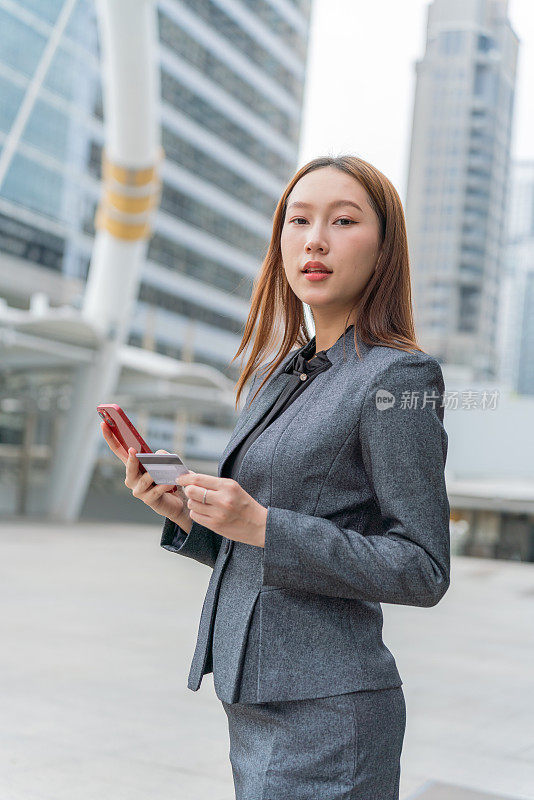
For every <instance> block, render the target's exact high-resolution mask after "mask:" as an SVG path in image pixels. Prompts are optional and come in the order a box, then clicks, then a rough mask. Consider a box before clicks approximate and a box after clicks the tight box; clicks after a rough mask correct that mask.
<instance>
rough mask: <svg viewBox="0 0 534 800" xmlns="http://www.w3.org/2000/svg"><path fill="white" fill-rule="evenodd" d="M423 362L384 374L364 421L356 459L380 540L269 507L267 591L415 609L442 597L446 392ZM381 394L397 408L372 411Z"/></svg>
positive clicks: (446, 551) (430, 364)
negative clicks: (366, 484)
mask: <svg viewBox="0 0 534 800" xmlns="http://www.w3.org/2000/svg"><path fill="white" fill-rule="evenodd" d="M424 356H426V357H425V358H421V357H420V355H419V356H418V357H416V358H414V356H413V355H412V354H409V353H407V354H406V357H405V358H402V359H399V360H398V361H396V362H395V363H393V364H391V365H389V366H388V367H387V368H386V369H385V370H384V371H383V372H382V373H381V374H380V375H378V376H377V378H376V379H375V380H374V381H373V383H372V384H371V385H370V387H369V389H368V391H367V393H366V396H365V400H364V404H363V408H362V412H361V418H360V423H359V437H356V438H355V447H357V448H358V447H359V448H361V451H359V452H358V453H357V454H355V457H358V458H362V459H363V464H364V468H365V472H366V474H367V477H368V480H369V483H370V485H371V487H372V490H373V494H374V499H375V501H376V504H377V506H378V508H379V510H380V516H381V522H382V526H381V533H380V534H376V533H373V534H369V535H365V534H363V533H362V532H360V531H358V530H352V529H349V528H341V527H339V526H337V525H336V524H335V523H334V522H332V521H330V520H327V519H322V518H320V517H315V516H308V515H307V514H300V513H297V512H295V511H291V510H288V509H285V508H275V507H272V506H269V507H268V510H267V524H266V533H265V548H264V553H263V584H264V585H269V586H277V587H281V588H284V589H293V590H300V591H306V592H314V593H316V594H324V595H328V596H330V597H345V598H354V599H357V600H367V601H372V602H383V603H398V604H401V605H412V606H434V605H436V603H438V602H439V600H440V599H441V598H442V597H443V595H444V594H445V592H446V591H447V589H448V587H449V581H450V577H449V574H450V538H449V520H450V507H449V501H448V498H447V491H446V486H445V472H444V470H445V462H446V458H447V443H448V437H447V433H446V432H445V429H444V427H443V406H442V400H443V392H444V383H443V375H442V372H441V367H440V365H439V362H438V361H437V360H436V359H435V358H433V357H432V356H428V355H427V354H424ZM379 389H385V390H386V392H390V393H391V394H392V395H393V396H394V398H395V402H394V404H393V405H391V404H390V405H387V404H386V405H387V407H386V406H385V405H382V404H381V403H380V400H378V401H377V398H376V395H377V392H378V390H379ZM425 393H426V394H425ZM378 395H379V398H380V397H381V396H382V397H383V396H386V397H387V393H381V392H378ZM407 400H408V402H406V401H407ZM434 406H435V407H434Z"/></svg>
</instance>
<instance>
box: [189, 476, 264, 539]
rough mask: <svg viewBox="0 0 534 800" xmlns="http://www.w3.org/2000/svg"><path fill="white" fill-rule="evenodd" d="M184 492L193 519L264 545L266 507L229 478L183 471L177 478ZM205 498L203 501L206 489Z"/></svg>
mask: <svg viewBox="0 0 534 800" xmlns="http://www.w3.org/2000/svg"><path fill="white" fill-rule="evenodd" d="M176 483H178V484H179V485H180V486H183V487H184V492H185V494H186V495H187V498H188V501H187V509H188V511H189V516H190V517H191V519H192V520H193V521H194V522H198V523H200V524H201V525H205V526H206V527H207V528H210V530H212V531H215V533H218V534H220V535H221V536H225V537H226V538H227V539H233V540H234V541H236V542H244V543H245V544H252V545H255V546H256V547H264V546H265V526H266V522H267V509H266V508H265V506H262V505H261V504H260V503H258V502H257V501H256V500H254V498H253V497H251V496H250V495H249V494H248V493H247V492H245V490H244V489H243V488H242V487H241V486H240V485H239V483H237V481H234V480H233V479H232V478H216V477H214V476H213V475H203V474H202V473H200V472H186V473H185V474H183V475H179V476H178V478H176ZM206 489H208V492H207V494H206V502H205V503H203V502H202V498H203V497H204V492H205V490H206Z"/></svg>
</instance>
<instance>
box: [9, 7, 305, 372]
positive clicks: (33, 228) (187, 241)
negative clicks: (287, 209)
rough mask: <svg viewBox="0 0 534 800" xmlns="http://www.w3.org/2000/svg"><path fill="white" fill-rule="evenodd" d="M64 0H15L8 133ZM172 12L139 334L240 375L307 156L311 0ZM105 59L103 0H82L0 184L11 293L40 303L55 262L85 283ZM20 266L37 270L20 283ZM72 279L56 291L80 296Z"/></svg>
mask: <svg viewBox="0 0 534 800" xmlns="http://www.w3.org/2000/svg"><path fill="white" fill-rule="evenodd" d="M61 6H62V3H61V2H60V1H59V0H47V2H35V0H21V2H18V3H16V4H15V3H12V2H2V1H1V0H0V93H1V94H2V97H3V98H4V100H3V102H2V104H1V106H0V131H1V136H0V144H1V143H2V141H3V140H4V139H5V135H6V134H7V133H8V132H9V130H10V127H11V125H12V122H13V119H14V117H15V114H16V111H17V109H18V107H19V106H20V102H21V99H22V96H23V93H24V91H25V88H26V86H27V84H28V81H29V80H30V79H31V77H32V75H33V74H34V72H35V69H36V66H37V63H38V60H39V58H40V56H41V54H42V51H43V49H44V47H45V46H46V44H47V41H48V39H49V38H50V36H51V35H52V32H53V29H54V21H55V19H56V17H57V14H58V12H59V10H60V8H61ZM157 13H158V20H159V33H160V64H161V90H162V104H161V122H162V144H163V148H164V151H165V155H166V158H165V161H164V164H163V166H162V178H163V190H162V199H161V208H160V212H159V213H158V215H157V217H156V220H155V225H154V235H153V238H152V240H151V242H150V247H149V253H148V263H147V266H146V270H145V272H144V274H143V279H142V282H141V285H140V290H139V302H138V306H137V311H136V314H135V317H134V319H133V321H132V328H131V334H130V343H135V344H142V343H143V342H144V343H145V344H146V345H147V346H151V347H154V348H155V349H156V350H158V351H159V352H162V353H167V354H169V355H172V356H175V357H177V358H180V357H181V355H182V348H183V347H186V349H187V351H188V357H189V358H192V359H194V360H195V361H201V362H203V363H206V364H211V365H213V366H215V367H216V368H218V369H220V370H221V371H223V372H225V373H226V374H227V375H228V376H229V377H232V378H235V377H236V376H237V374H238V371H237V365H235V364H234V365H232V367H231V368H228V362H229V361H230V359H231V358H232V356H233V354H234V353H235V351H236V349H237V345H238V343H239V341H240V338H241V336H240V331H241V330H242V326H243V322H244V319H245V317H246V310H247V301H248V299H249V298H250V293H251V289H252V280H253V278H254V276H255V275H256V273H257V270H258V267H259V264H260V263H261V260H262V256H263V254H264V252H265V248H266V244H267V242H268V239H269V235H270V228H271V216H272V213H273V211H274V208H275V205H276V201H277V199H278V197H279V195H280V193H281V191H282V189H283V186H284V184H285V182H286V181H287V179H288V178H289V177H290V175H291V173H292V172H293V171H294V169H295V168H296V164H297V154H298V141H299V131H300V121H301V107H302V97H303V87H304V78H305V62H306V52H307V38H308V24H309V14H310V0H276V2H275V1H274V0H255V2H253V3H250V2H247V3H244V2H241V1H240V0H200V2H199V0H160V2H158V3H157ZM99 74H100V72H99V62H98V43H97V35H96V21H95V11H94V7H93V3H86V2H82V0H79V1H78V2H77V4H76V6H75V9H74V11H73V14H72V18H71V21H70V23H69V25H68V26H67V30H66V32H65V35H64V36H63V37H62V40H61V43H60V45H59V47H58V50H57V52H56V55H55V57H54V60H53V62H52V65H51V68H50V69H49V71H48V74H47V77H46V79H45V81H44V85H43V87H42V89H41V91H40V92H39V96H38V99H37V102H36V104H35V107H34V110H33V112H32V115H31V117H30V120H29V122H28V124H27V126H26V128H25V130H24V133H23V136H22V140H21V142H20V144H19V146H18V148H17V153H16V155H15V157H14V159H13V162H12V165H11V168H10V170H9V172H8V174H7V176H6V179H5V181H4V184H3V186H2V187H1V189H0V214H1V216H0V223H1V234H2V240H1V242H0V254H1V255H0V258H1V261H0V294H1V295H2V296H4V297H5V298H6V299H7V300H8V302H9V303H10V304H11V303H12V304H15V305H18V306H19V307H22V308H23V307H27V305H28V300H29V295H30V292H34V291H36V290H39V289H40V288H41V287H42V288H43V290H46V289H47V288H48V287H49V284H50V282H49V281H48V280H47V277H49V276H48V272H50V271H52V272H53V273H54V276H53V277H59V276H62V277H65V278H76V279H79V280H80V281H82V284H78V287H77V289H78V291H80V290H83V280H84V279H85V275H86V272H87V267H88V263H89V256H90V252H91V246H92V237H93V235H94V227H93V225H94V214H95V209H96V205H97V202H98V196H99V183H98V180H97V179H98V178H99V176H100V163H101V148H102V143H103V131H102V120H101V116H102V113H101V100H100V78H99ZM10 265H13V266H15V265H16V266H17V267H22V268H23V269H24V270H25V272H24V274H25V275H26V274H27V275H28V279H27V280H26V281H21V282H20V283H19V284H18V286H14V285H13V282H12V281H11V280H10V275H9V274H6V273H9V266H10ZM60 285H61V282H60V283H59V285H58V282H57V281H56V282H55V283H54V286H57V287H58V288H57V290H56V291H55V292H52V295H53V296H52V297H51V301H52V303H54V302H56V303H57V302H59V301H60V300H61V301H63V302H64V301H65V298H66V299H67V300H71V299H72V291H70V292H69V291H68V289H67V288H66V287H64V288H63V291H61V290H60V288H59V286H60ZM68 286H71V287H72V284H71V283H70V284H68ZM192 323H194V325H195V328H194V334H191V325H192ZM191 336H192V337H193V340H191Z"/></svg>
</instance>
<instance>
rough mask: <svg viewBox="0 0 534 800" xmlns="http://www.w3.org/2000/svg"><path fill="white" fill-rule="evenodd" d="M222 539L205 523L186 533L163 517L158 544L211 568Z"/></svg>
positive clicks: (249, 392)
mask: <svg viewBox="0 0 534 800" xmlns="http://www.w3.org/2000/svg"><path fill="white" fill-rule="evenodd" d="M258 377H259V376H258V374H257V373H256V375H254V378H253V380H252V384H251V386H250V389H249V390H248V394H247V397H246V399H245V405H244V407H243V409H242V411H241V414H240V415H239V417H238V420H237V422H239V419H240V418H241V415H242V414H244V413H245V412H246V411H247V410H248V404H249V400H250V398H251V396H252V390H253V389H254V388H255V384H256V382H257V380H258ZM237 422H236V425H237ZM222 541H223V537H222V536H221V535H220V534H218V533H215V531H212V530H211V528H206V526H205V525H201V524H200V523H199V522H195V521H192V524H191V530H190V531H189V533H186V531H184V529H183V528H181V527H180V526H179V525H178V524H177V523H176V522H173V521H172V520H170V519H169V518H168V517H165V522H164V524H163V532H162V536H161V542H160V545H161V547H163V548H165V550H169V551H170V552H171V553H179V554H180V555H181V556H187V558H193V559H194V560H195V561H200V563H201V564H206V566H208V567H212V568H213V567H214V566H215V562H216V560H217V556H218V554H219V549H220V547H221V544H222Z"/></svg>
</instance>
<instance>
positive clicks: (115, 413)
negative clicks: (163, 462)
mask: <svg viewBox="0 0 534 800" xmlns="http://www.w3.org/2000/svg"><path fill="white" fill-rule="evenodd" d="M96 410H97V411H98V413H99V414H100V416H101V417H102V419H103V420H104V422H105V423H106V425H108V426H109V428H110V430H111V432H112V433H113V436H114V437H115V438H116V439H117V441H118V442H119V444H120V445H121V446H122V447H123V448H124V454H125V455H128V448H129V447H135V452H136V453H151V452H152V450H151V449H150V447H149V446H148V445H147V443H146V442H145V440H144V439H143V437H142V436H141V434H140V433H139V431H138V430H137V429H136V427H135V425H133V423H132V422H130V420H129V419H128V417H127V415H126V414H125V413H124V411H123V410H122V408H121V407H120V406H118V405H117V404H116V403H100V405H98V406H97V407H96ZM139 471H140V472H146V469H145V468H144V466H143V465H142V464H141V462H139ZM177 489H178V486H173V487H172V489H169V492H176V490H177Z"/></svg>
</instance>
